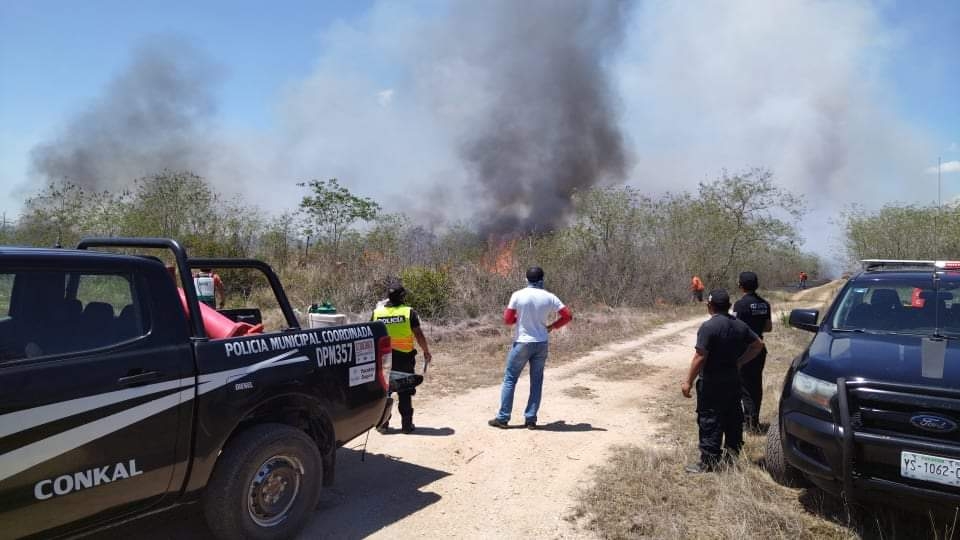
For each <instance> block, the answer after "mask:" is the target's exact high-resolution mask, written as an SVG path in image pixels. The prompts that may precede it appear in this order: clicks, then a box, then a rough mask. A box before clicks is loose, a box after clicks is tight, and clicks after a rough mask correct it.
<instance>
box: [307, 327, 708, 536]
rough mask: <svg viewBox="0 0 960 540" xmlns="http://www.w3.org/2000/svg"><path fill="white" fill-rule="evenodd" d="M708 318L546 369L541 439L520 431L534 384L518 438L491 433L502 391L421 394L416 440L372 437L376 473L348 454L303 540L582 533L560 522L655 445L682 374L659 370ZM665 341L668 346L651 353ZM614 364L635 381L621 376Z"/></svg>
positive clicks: (687, 346)
mask: <svg viewBox="0 0 960 540" xmlns="http://www.w3.org/2000/svg"><path fill="white" fill-rule="evenodd" d="M703 319H704V317H699V318H696V319H689V320H684V321H680V322H676V323H672V324H669V325H666V326H664V327H662V328H660V329H658V330H656V331H654V332H652V333H650V334H647V335H645V336H644V337H642V338H640V339H637V340H634V341H630V342H624V343H618V344H615V345H611V346H610V347H608V348H605V349H602V350H597V351H594V352H592V353H591V354H589V355H587V356H584V357H583V358H581V359H580V360H578V361H576V362H573V363H570V364H567V365H565V366H563V367H560V368H558V369H555V370H550V369H549V366H548V372H547V376H546V381H545V384H544V398H543V405H542V407H541V410H540V422H541V424H543V425H542V428H541V429H539V430H536V431H530V430H527V429H524V428H523V427H522V425H521V424H522V421H523V418H522V416H519V415H520V414H521V411H522V408H523V405H524V403H525V402H526V396H527V391H528V388H529V386H528V384H527V381H526V380H524V381H523V382H522V384H521V385H519V387H518V389H517V399H516V401H515V403H514V409H515V411H516V412H515V417H514V420H513V421H512V423H513V424H515V425H516V427H515V429H507V430H501V429H496V428H492V427H490V426H488V425H487V420H488V419H489V418H492V417H493V416H494V414H495V412H496V408H497V406H498V404H499V388H498V387H491V388H482V389H477V390H473V391H470V392H467V393H465V394H463V395H461V396H458V397H456V398H453V399H446V400H444V401H442V402H440V401H435V400H431V399H430V398H429V397H427V396H424V398H423V399H420V396H418V399H417V401H416V404H417V413H416V421H417V425H418V434H416V435H401V434H389V435H380V434H376V433H375V434H373V435H371V437H370V441H369V444H368V447H367V451H368V460H370V459H371V458H370V457H369V454H374V455H375V457H374V458H373V459H374V460H376V461H377V462H378V464H377V465H374V466H371V463H370V462H368V463H367V464H365V465H364V464H361V465H360V466H359V467H354V466H350V465H347V463H346V462H347V461H348V460H356V459H357V458H356V456H353V455H349V454H348V455H347V456H343V457H344V458H345V459H343V460H341V462H340V463H339V464H338V465H339V466H341V467H342V468H341V469H340V471H342V472H343V474H342V475H341V476H339V477H338V479H337V485H338V486H339V487H338V488H335V489H333V490H331V491H332V492H333V493H334V496H332V497H329V496H328V498H327V499H326V500H325V502H324V504H323V505H322V506H321V508H320V509H319V510H318V512H317V517H316V519H315V520H314V522H313V523H312V524H311V526H310V527H309V528H308V529H307V530H306V532H305V534H304V535H303V537H304V538H323V537H330V538H334V537H337V538H344V537H358V536H367V535H369V536H370V537H372V538H408V537H418V536H428V537H491V538H492V537H498V538H504V537H512V538H556V537H582V536H584V535H585V533H584V532H583V531H579V530H577V529H576V528H575V526H574V525H572V524H571V523H569V522H568V521H567V520H565V519H564V517H565V516H566V515H568V514H569V511H568V510H569V509H570V508H571V507H572V505H573V503H574V497H575V495H576V489H577V487H578V486H579V485H580V484H581V483H582V482H586V481H588V480H589V478H590V474H589V470H588V469H589V468H590V467H591V466H592V465H597V464H600V463H602V462H603V461H604V458H605V457H606V452H607V450H608V448H609V447H610V446H611V445H614V444H618V443H639V444H644V443H645V442H648V439H652V438H653V435H654V430H655V427H656V426H655V422H653V420H652V419H651V418H649V417H648V416H650V410H649V406H648V401H649V400H651V399H652V398H653V397H654V396H655V394H656V393H657V392H659V391H661V387H662V386H663V384H664V383H665V381H666V380H667V379H669V378H671V377H672V378H675V377H676V374H675V373H671V370H664V369H662V367H668V368H681V367H685V366H686V365H688V364H687V363H688V362H689V360H690V354H691V351H692V350H693V349H692V347H693V342H694V339H695V337H694V332H695V328H696V327H697V325H698V324H699V323H700V322H701V321H702V320H703ZM667 338H669V345H666V346H662V345H661V346H660V347H658V350H657V351H656V352H653V351H651V350H649V349H648V348H649V347H650V346H652V345H653V344H655V343H658V342H662V341H663V340H664V339H667ZM641 356H642V361H641ZM618 364H620V365H624V366H626V367H625V369H624V372H625V373H626V374H627V375H628V377H623V378H616V372H617V369H616V366H617V365H618ZM611 368H613V369H611ZM598 374H599V376H598ZM678 388H679V386H678ZM678 391H679V390H678ZM379 462H383V463H379Z"/></svg>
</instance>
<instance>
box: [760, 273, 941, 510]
mask: <svg viewBox="0 0 960 540" xmlns="http://www.w3.org/2000/svg"><path fill="white" fill-rule="evenodd" d="M863 264H864V271H863V272H861V273H859V274H857V275H855V276H853V277H851V278H850V280H849V281H848V282H847V284H846V285H845V286H844V287H843V289H842V290H841V291H840V292H839V294H838V296H837V298H836V300H835V301H834V302H833V304H832V305H831V306H830V308H829V309H828V310H827V312H826V315H825V316H824V317H823V319H822V320H820V313H819V311H817V310H809V309H796V310H793V312H791V314H790V324H791V325H792V326H794V327H796V328H799V329H802V330H808V331H810V332H813V333H814V338H813V341H811V343H810V345H808V346H807V348H806V349H805V350H804V351H803V353H802V354H801V355H800V356H798V357H797V358H796V359H795V360H794V362H793V364H792V365H791V366H790V369H789V371H788V373H787V376H786V379H785V382H784V387H783V393H782V395H781V398H780V406H779V414H778V415H777V418H776V420H775V421H774V422H773V423H772V425H771V427H770V431H769V432H768V434H767V436H768V439H767V454H766V463H767V469H768V470H769V471H770V473H771V474H772V475H773V477H774V478H775V479H776V480H778V481H780V482H783V483H787V484H794V483H798V482H802V481H803V480H808V481H810V482H812V483H814V484H815V485H817V486H819V487H820V488H822V489H823V490H825V491H826V492H828V493H832V494H835V495H841V494H842V495H843V496H844V498H845V499H846V500H847V501H848V502H857V503H859V502H861V501H863V502H881V503H892V504H896V505H897V506H899V507H902V508H911V509H916V508H919V509H920V510H921V511H922V512H927V511H929V510H930V509H931V508H932V507H937V508H938V509H943V508H946V509H949V511H950V515H953V512H954V511H955V510H956V508H957V507H958V506H960V263H958V262H954V261H939V262H938V261H897V260H866V261H863Z"/></svg>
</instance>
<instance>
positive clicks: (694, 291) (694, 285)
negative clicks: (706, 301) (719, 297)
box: [690, 276, 703, 302]
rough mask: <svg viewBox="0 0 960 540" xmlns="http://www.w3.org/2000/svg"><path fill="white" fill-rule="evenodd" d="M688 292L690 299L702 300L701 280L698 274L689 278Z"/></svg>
mask: <svg viewBox="0 0 960 540" xmlns="http://www.w3.org/2000/svg"><path fill="white" fill-rule="evenodd" d="M690 293H691V297H692V298H691V299H692V300H696V301H697V302H703V282H702V281H700V276H693V278H691V279H690Z"/></svg>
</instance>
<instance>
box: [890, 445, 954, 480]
mask: <svg viewBox="0 0 960 540" xmlns="http://www.w3.org/2000/svg"><path fill="white" fill-rule="evenodd" d="M900 476H902V477H904V478H915V479H917V480H926V481H927V482H936V483H938V484H946V485H948V486H957V487H960V460H957V459H949V458H943V457H939V456H928V455H926V454H916V453H914V452H900Z"/></svg>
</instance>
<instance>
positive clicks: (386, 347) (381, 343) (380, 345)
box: [377, 336, 393, 392]
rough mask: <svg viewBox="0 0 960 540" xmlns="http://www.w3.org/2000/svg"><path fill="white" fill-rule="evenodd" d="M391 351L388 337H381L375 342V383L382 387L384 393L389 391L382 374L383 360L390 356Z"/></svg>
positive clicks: (391, 346) (385, 378)
mask: <svg viewBox="0 0 960 540" xmlns="http://www.w3.org/2000/svg"><path fill="white" fill-rule="evenodd" d="M392 351H393V345H392V344H391V343H390V336H383V337H382V338H380V339H379V340H378V341H377V382H378V383H380V386H382V387H383V391H384V392H389V391H390V382H389V381H388V380H387V377H386V375H385V374H384V373H383V366H384V363H385V362H384V360H385V359H386V358H387V357H388V356H390V355H391V353H392Z"/></svg>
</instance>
